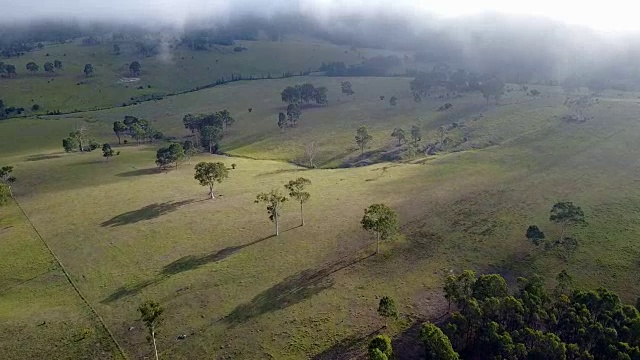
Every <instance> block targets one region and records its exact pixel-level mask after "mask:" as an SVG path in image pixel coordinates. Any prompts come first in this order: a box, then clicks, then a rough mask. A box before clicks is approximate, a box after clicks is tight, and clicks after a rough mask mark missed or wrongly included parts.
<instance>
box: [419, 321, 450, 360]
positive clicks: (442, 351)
mask: <svg viewBox="0 0 640 360" xmlns="http://www.w3.org/2000/svg"><path fill="white" fill-rule="evenodd" d="M420 340H422V343H423V344H424V346H425V350H426V357H425V359H427V360H459V359H460V356H459V355H458V353H456V352H455V351H454V350H453V346H451V341H450V340H449V338H448V337H447V336H446V335H445V334H444V333H443V332H442V330H440V328H438V327H437V326H435V325H434V324H432V323H425V324H423V325H422V329H420Z"/></svg>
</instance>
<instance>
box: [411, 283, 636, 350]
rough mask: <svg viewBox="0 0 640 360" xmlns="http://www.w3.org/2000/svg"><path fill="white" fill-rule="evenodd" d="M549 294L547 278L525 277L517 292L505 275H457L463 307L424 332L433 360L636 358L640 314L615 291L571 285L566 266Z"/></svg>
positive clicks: (456, 298) (453, 292) (452, 286)
mask: <svg viewBox="0 0 640 360" xmlns="http://www.w3.org/2000/svg"><path fill="white" fill-rule="evenodd" d="M557 281H558V286H557V287H556V291H555V292H554V294H553V295H551V294H548V293H547V291H546V287H545V284H544V279H543V278H541V277H539V276H537V275H534V276H532V277H531V278H529V279H526V278H519V279H518V288H517V290H516V291H515V293H513V294H512V293H510V292H509V291H508V289H507V286H506V281H505V280H504V278H502V276H500V275H497V274H488V275H481V276H479V277H477V276H476V275H475V273H473V272H472V271H465V272H463V273H462V274H461V275H459V276H450V277H449V278H448V279H447V282H446V284H445V295H446V297H447V299H449V300H451V301H452V303H453V304H454V305H455V306H456V308H457V310H456V311H455V312H454V313H453V314H452V315H451V317H450V319H449V321H447V322H446V323H445V324H443V325H442V326H440V327H439V329H440V330H441V331H439V330H438V327H436V326H435V325H433V324H430V323H427V324H425V325H424V326H423V328H422V331H421V340H422V341H423V343H424V344H425V348H426V353H427V357H426V358H427V359H458V357H457V355H456V352H457V353H458V354H460V357H461V358H463V359H475V358H477V357H476V355H477V354H480V353H482V354H483V358H500V359H554V360H555V359H561V360H563V359H635V358H637V357H639V356H640V312H638V309H636V308H635V307H633V306H631V305H624V304H622V302H621V301H620V298H619V297H618V296H617V295H616V294H614V293H612V292H611V291H609V290H606V289H604V288H599V289H596V290H576V289H571V277H570V276H569V275H568V274H567V273H566V271H563V272H561V273H560V274H558V277H557Z"/></svg>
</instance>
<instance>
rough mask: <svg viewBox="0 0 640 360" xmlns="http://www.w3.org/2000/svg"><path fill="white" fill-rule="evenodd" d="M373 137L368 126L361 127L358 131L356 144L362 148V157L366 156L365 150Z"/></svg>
mask: <svg viewBox="0 0 640 360" xmlns="http://www.w3.org/2000/svg"><path fill="white" fill-rule="evenodd" d="M371 139H373V137H372V136H371V135H370V134H369V129H368V128H367V127H366V126H364V125H363V126H360V127H359V128H358V130H356V144H358V147H360V155H362V154H364V148H365V146H367V144H368V143H369V141H371Z"/></svg>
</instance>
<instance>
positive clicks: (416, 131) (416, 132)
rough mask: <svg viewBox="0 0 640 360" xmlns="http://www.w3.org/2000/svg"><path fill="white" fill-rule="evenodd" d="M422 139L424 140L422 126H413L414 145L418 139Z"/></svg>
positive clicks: (412, 137) (412, 138) (412, 139)
mask: <svg viewBox="0 0 640 360" xmlns="http://www.w3.org/2000/svg"><path fill="white" fill-rule="evenodd" d="M420 140H422V132H421V131H420V126H418V125H413V126H411V141H413V145H414V146H417V145H418V141H420Z"/></svg>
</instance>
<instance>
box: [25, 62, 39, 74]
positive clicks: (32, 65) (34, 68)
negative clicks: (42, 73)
mask: <svg viewBox="0 0 640 360" xmlns="http://www.w3.org/2000/svg"><path fill="white" fill-rule="evenodd" d="M25 67H26V68H27V70H29V71H31V72H32V73H36V72H38V70H40V67H39V66H38V64H36V63H34V62H33V61H31V62H28V63H27V65H26V66H25Z"/></svg>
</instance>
